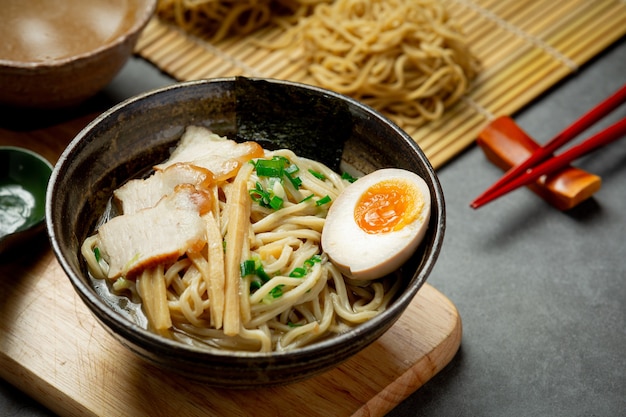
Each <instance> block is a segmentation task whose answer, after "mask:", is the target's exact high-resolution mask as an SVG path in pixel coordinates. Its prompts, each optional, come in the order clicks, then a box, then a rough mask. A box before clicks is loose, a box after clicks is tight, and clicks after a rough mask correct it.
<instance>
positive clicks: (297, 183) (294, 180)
mask: <svg viewBox="0 0 626 417" xmlns="http://www.w3.org/2000/svg"><path fill="white" fill-rule="evenodd" d="M285 176H286V177H287V179H289V181H291V184H292V185H293V188H295V189H296V190H298V189H299V188H300V186H301V185H302V179H300V177H294V176H292V175H291V174H288V173H285Z"/></svg>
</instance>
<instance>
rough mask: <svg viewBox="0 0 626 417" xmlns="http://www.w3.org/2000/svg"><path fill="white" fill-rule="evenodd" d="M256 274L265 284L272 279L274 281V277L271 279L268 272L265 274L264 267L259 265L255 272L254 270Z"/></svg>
mask: <svg viewBox="0 0 626 417" xmlns="http://www.w3.org/2000/svg"><path fill="white" fill-rule="evenodd" d="M259 263H260V262H259ZM254 272H255V274H256V275H257V276H258V277H259V278H261V280H263V282H267V281H269V280H270V279H272V277H270V276H269V275H268V274H267V272H265V269H263V266H262V265H259V266H258V267H257V268H256V269H255V270H254Z"/></svg>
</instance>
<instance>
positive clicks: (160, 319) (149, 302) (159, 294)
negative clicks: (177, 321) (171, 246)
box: [137, 265, 172, 333]
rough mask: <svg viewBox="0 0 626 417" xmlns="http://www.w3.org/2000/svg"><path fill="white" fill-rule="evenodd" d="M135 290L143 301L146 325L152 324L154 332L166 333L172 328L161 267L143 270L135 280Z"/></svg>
mask: <svg viewBox="0 0 626 417" xmlns="http://www.w3.org/2000/svg"><path fill="white" fill-rule="evenodd" d="M137 288H138V290H139V294H140V295H141V299H142V300H143V306H144V312H145V313H146V316H147V318H148V323H151V324H152V326H153V327H154V331H155V332H157V333H163V332H166V331H167V330H168V329H169V328H170V327H172V318H171V316H170V310H169V307H168V305H167V293H166V291H167V290H166V288H165V277H164V276H163V265H159V266H157V267H155V268H153V269H144V270H143V272H142V273H141V276H140V277H139V279H138V280H137Z"/></svg>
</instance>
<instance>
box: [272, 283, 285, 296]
mask: <svg viewBox="0 0 626 417" xmlns="http://www.w3.org/2000/svg"><path fill="white" fill-rule="evenodd" d="M270 295H271V296H272V297H273V298H279V297H282V295H283V285H282V284H281V285H277V286H275V287H274V288H272V289H271V291H270Z"/></svg>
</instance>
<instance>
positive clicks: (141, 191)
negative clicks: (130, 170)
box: [113, 163, 213, 214]
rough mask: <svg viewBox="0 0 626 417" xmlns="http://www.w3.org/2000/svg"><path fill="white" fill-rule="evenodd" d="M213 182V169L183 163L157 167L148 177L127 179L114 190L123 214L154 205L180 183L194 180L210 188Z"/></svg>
mask: <svg viewBox="0 0 626 417" xmlns="http://www.w3.org/2000/svg"><path fill="white" fill-rule="evenodd" d="M212 182H213V174H212V173H211V171H209V170H207V169H205V168H201V167H197V166H193V165H189V164H184V163H176V164H173V165H170V166H169V167H167V168H166V169H165V170H163V171H155V172H154V173H153V174H152V175H151V176H149V177H148V178H146V179H136V180H131V181H128V182H127V183H126V184H124V185H123V186H121V187H120V188H118V189H117V190H115V191H114V192H113V196H114V197H115V203H116V204H117V205H118V208H119V209H120V212H121V213H123V214H132V213H136V212H137V211H139V210H141V209H144V208H148V207H154V206H155V205H156V204H157V203H158V202H159V200H161V199H162V198H163V197H165V196H166V195H169V194H171V193H172V192H173V191H174V188H175V187H176V186H178V185H180V184H192V185H194V186H195V187H196V188H198V189H201V190H202V189H208V188H209V186H210V185H211V184H212Z"/></svg>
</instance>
